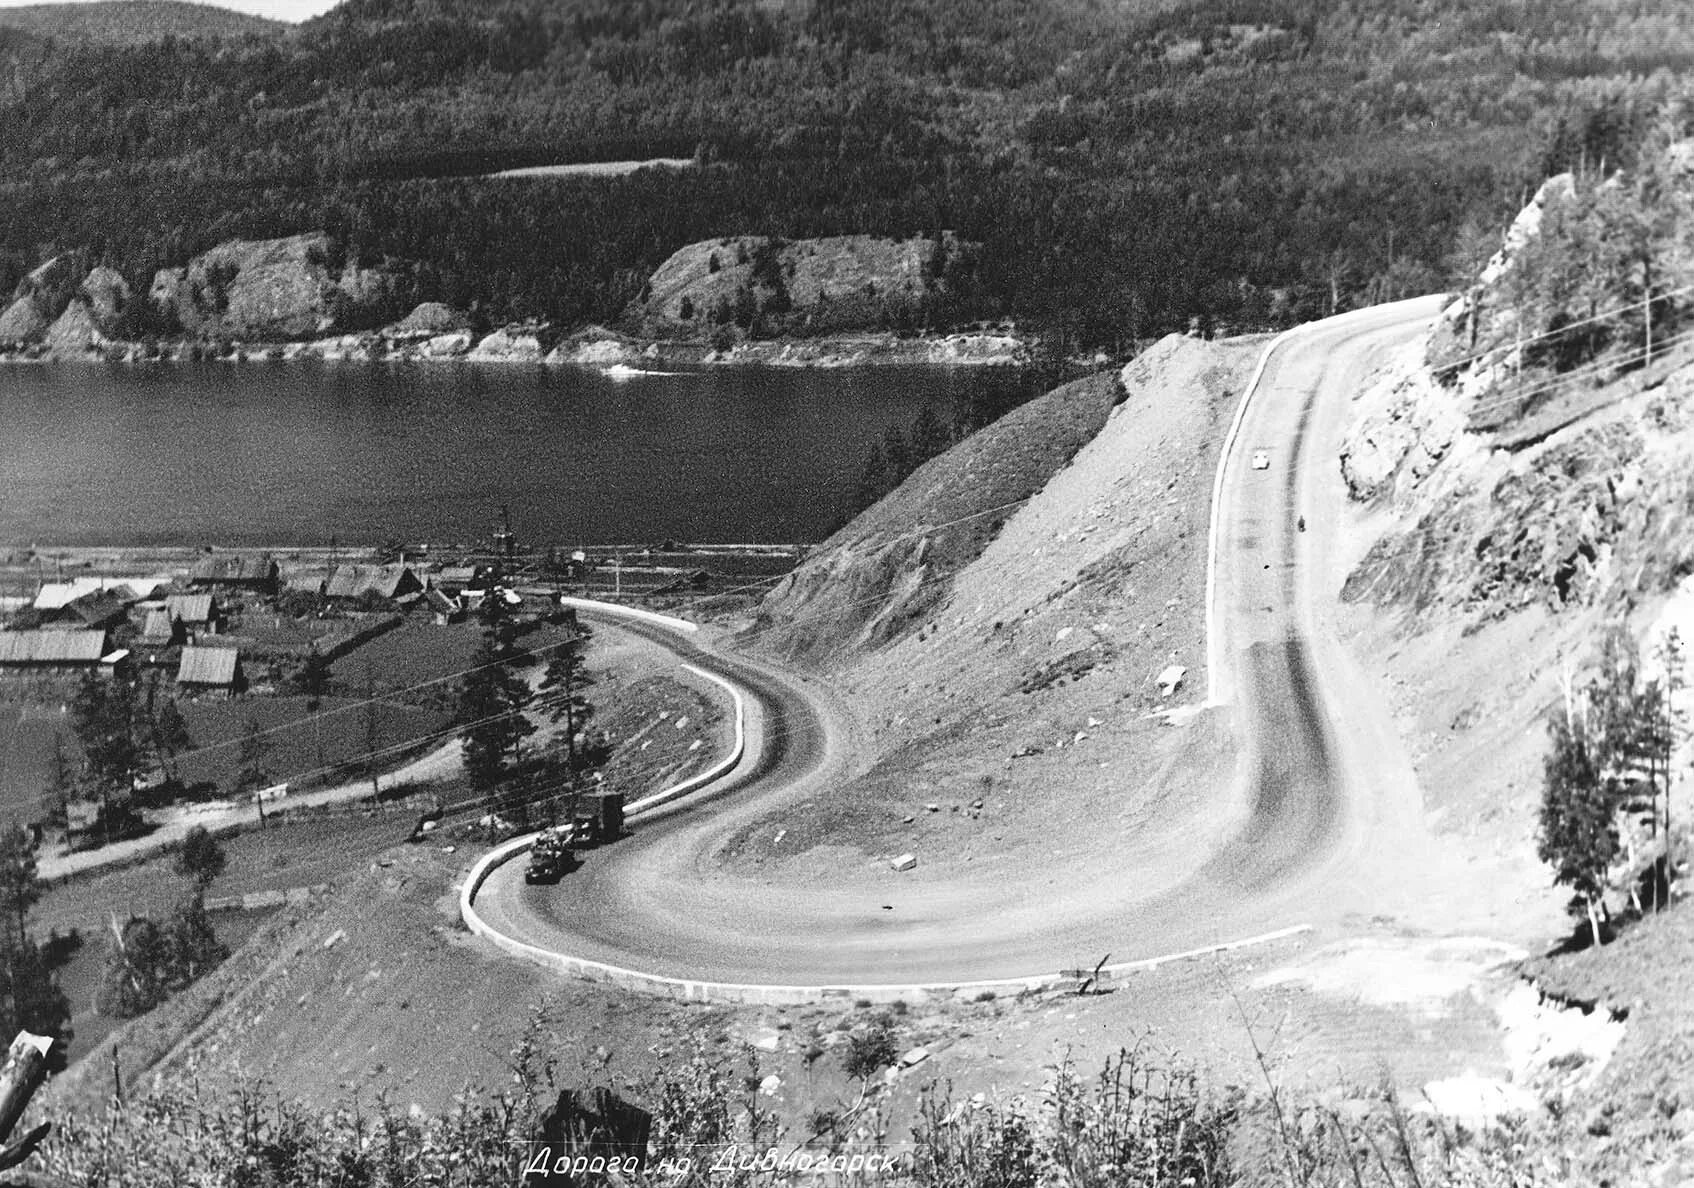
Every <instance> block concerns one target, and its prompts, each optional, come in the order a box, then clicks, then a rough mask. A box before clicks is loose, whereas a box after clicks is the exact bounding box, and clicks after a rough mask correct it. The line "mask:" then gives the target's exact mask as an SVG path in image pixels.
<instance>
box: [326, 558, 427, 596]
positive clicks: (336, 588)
mask: <svg viewBox="0 0 1694 1188" xmlns="http://www.w3.org/2000/svg"><path fill="white" fill-rule="evenodd" d="M408 578H410V579H411V581H410V582H409V583H408V581H407V579H408ZM412 584H421V583H418V579H417V575H416V574H415V573H413V572H412V567H411V566H409V565H402V564H400V563H398V562H396V563H395V564H393V565H338V566H336V567H335V572H334V573H333V574H331V575H330V579H329V585H328V586H327V587H326V588H325V589H324V593H325V594H327V595H328V596H329V597H331V598H358V597H359V596H360V595H362V594H380V595H381V596H382V597H384V598H393V597H394V596H395V595H396V594H397V593H398V592H399V591H400V589H401V587H402V586H404V585H412Z"/></svg>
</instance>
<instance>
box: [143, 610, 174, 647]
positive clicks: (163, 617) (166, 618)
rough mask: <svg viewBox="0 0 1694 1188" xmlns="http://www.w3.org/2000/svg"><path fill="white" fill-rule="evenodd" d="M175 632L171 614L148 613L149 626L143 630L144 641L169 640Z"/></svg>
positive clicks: (154, 611) (163, 612) (166, 612)
mask: <svg viewBox="0 0 1694 1188" xmlns="http://www.w3.org/2000/svg"><path fill="white" fill-rule="evenodd" d="M174 634H175V631H174V630H173V629H172V627H171V613H170V612H169V611H167V610H153V611H148V612H147V625H146V626H145V627H143V628H142V629H141V638H142V639H165V640H168V639H170V638H171V636H172V635H174Z"/></svg>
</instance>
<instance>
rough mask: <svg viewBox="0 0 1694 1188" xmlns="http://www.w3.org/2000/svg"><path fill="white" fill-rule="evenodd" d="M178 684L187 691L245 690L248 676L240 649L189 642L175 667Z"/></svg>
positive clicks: (218, 691)
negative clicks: (197, 645)
mask: <svg viewBox="0 0 1694 1188" xmlns="http://www.w3.org/2000/svg"><path fill="white" fill-rule="evenodd" d="M176 683H177V687H178V688H180V689H181V690H182V691H183V692H185V693H222V694H225V695H229V694H234V693H242V692H245V691H246V689H247V678H246V676H245V675H244V674H243V673H242V671H241V651H240V649H238V648H208V647H195V646H194V645H192V644H191V645H189V646H188V647H185V648H183V649H182V662H181V663H180V664H179V665H178V666H177V670H176Z"/></svg>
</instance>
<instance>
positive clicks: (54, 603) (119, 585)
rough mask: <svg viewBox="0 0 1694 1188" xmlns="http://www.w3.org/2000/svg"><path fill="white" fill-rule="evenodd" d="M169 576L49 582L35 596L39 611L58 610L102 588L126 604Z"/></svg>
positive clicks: (163, 581)
mask: <svg viewBox="0 0 1694 1188" xmlns="http://www.w3.org/2000/svg"><path fill="white" fill-rule="evenodd" d="M167 580H168V579H166V578H163V577H150V578H143V577H130V578H117V577H86V576H85V577H79V578H72V579H71V580H70V581H68V582H48V583H47V584H46V585H44V586H42V587H41V591H40V593H38V594H37V595H36V596H35V604H34V605H35V609H36V610H58V609H60V608H61V607H64V606H68V605H70V604H71V603H73V602H75V601H76V600H77V599H79V598H83V597H85V596H87V595H89V594H98V593H100V592H101V591H102V590H104V591H109V592H110V593H111V594H113V595H114V596H115V597H117V598H119V599H122V600H123V601H124V602H125V603H130V602H136V601H139V600H140V599H142V598H145V597H147V596H148V595H149V594H151V593H152V592H153V591H154V590H156V589H158V588H159V587H160V586H162V585H164V584H165V582H166V581H167Z"/></svg>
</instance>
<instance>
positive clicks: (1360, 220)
mask: <svg viewBox="0 0 1694 1188" xmlns="http://www.w3.org/2000/svg"><path fill="white" fill-rule="evenodd" d="M1690 20H1691V17H1690V14H1689V13H1688V12H1687V11H1686V9H1685V6H1683V5H1681V4H1679V3H1677V0H1644V2H1641V3H1634V2H1631V3H1627V4H1626V3H1623V0H1551V2H1545V0H1535V2H1531V0H1483V2H1480V3H1478V2H1476V0H1390V2H1387V3H1381V2H1377V0H1227V2H1221V3H1220V2H1218V0H1188V2H1186V3H1176V4H1168V3H1157V2H1155V0H1139V2H1136V3H1108V2H1106V0H921V2H920V0H783V2H782V3H777V4H772V3H769V2H758V0H639V2H631V0H503V2H499V3H494V2H489V0H348V2H347V3H345V4H343V5H342V6H340V7H338V8H337V9H335V10H332V11H331V12H330V13H329V14H327V15H325V16H324V17H321V18H318V19H316V20H314V21H311V22H308V23H307V24H305V25H303V26H301V27H299V28H297V29H294V30H291V31H288V32H286V33H283V34H280V35H278V34H269V35H252V36H248V37H245V38H241V39H239V40H227V39H226V40H216V39H208V38H201V39H184V38H167V39H163V40H159V41H153V42H149V43H145V44H137V45H129V46H113V45H93V44H89V43H87V42H85V41H82V40H80V39H66V40H64V41H62V42H57V43H55V42H47V41H43V40H41V39H40V38H38V37H35V36H26V35H23V34H21V33H17V32H15V31H8V30H6V29H4V28H0V126H4V127H5V129H6V134H5V136H4V137H0V179H3V180H0V291H4V290H6V289H8V288H9V287H10V286H11V285H13V284H14V283H15V282H16V281H17V280H18V278H19V277H20V276H21V275H22V274H23V273H24V272H25V271H26V270H27V269H28V268H29V267H31V266H32V265H34V264H36V263H38V262H39V261H40V260H41V259H43V258H45V257H46V255H48V254H49V253H50V252H51V251H52V250H55V249H65V248H89V249H91V251H92V254H93V257H94V259H95V260H96V262H100V261H103V262H105V263H106V264H108V265H110V266H111V267H113V268H115V269H116V270H117V271H118V272H120V273H122V274H123V276H124V277H125V279H126V280H127V281H128V283H129V284H130V286H131V287H132V288H134V289H136V290H137V291H142V292H144V291H146V287H147V284H148V282H149V280H150V278H151V277H152V274H153V270H154V269H156V268H159V267H162V266H165V265H180V264H182V263H183V262H185V261H186V259H187V258H188V257H189V256H191V255H193V254H194V253H197V252H200V251H204V250H205V249H207V248H208V247H211V246H212V245H214V244H216V243H218V242H220V241H223V240H227V239H232V238H245V239H263V238H269V237H276V236H282V235H287V234H293V233H297V232H306V231H317V230H323V231H327V232H328V233H330V234H331V235H332V236H334V237H336V239H337V240H339V241H340V244H341V245H342V246H343V247H344V248H345V249H346V251H347V254H348V256H349V258H352V259H355V260H358V261H365V262H368V261H373V260H375V259H377V258H380V257H383V256H391V257H396V258H401V259H404V260H406V261H408V262H409V263H408V264H407V266H406V267H407V270H408V271H407V276H406V279H405V280H404V282H403V285H402V291H400V292H398V293H397V294H396V296H395V302H396V306H397V307H402V306H404V305H405V304H406V302H408V301H420V300H441V301H445V302H447V303H449V304H451V305H453V306H456V307H459V308H462V309H466V310H469V311H471V312H473V313H474V314H476V315H477V316H479V317H480V318H482V319H484V320H486V321H490V322H493V321H504V320H511V319H517V318H523V317H544V318H548V319H551V320H553V321H555V322H559V323H564V324H572V323H581V322H586V321H601V322H613V321H615V320H616V319H617V318H618V317H619V316H620V315H621V314H622V313H623V311H624V310H625V309H626V308H627V307H628V306H629V304H630V302H631V301H632V300H634V299H636V298H637V297H639V296H640V295H641V290H642V286H643V284H644V283H645V281H646V279H647V277H648V275H649V274H650V273H651V271H652V270H653V269H654V268H655V267H656V266H657V265H658V264H659V263H661V262H662V261H663V260H665V259H666V257H667V256H669V255H670V254H671V253H672V252H673V251H675V250H676V249H677V248H679V247H681V246H682V245H684V244H687V243H690V242H694V241H699V240H703V239H708V238H712V237H717V236H738V235H772V236H781V237H786V238H797V237H805V236H818V235H836V234H847V233H863V234H872V235H885V236H892V237H898V238H905V237H909V236H912V235H915V234H930V235H933V234H934V233H935V232H937V231H938V230H940V229H943V228H945V229H948V230H951V231H953V232H954V233H956V234H957V236H958V237H959V238H960V239H961V240H964V241H970V242H973V243H979V244H981V245H982V250H981V251H980V253H979V255H978V257H977V262H976V266H975V268H974V269H973V271H972V273H971V275H969V276H968V277H961V278H959V284H958V285H957V287H956V290H955V292H954V298H955V301H954V303H953V306H952V311H953V313H954V314H955V316H956V317H957V318H959V319H961V320H969V319H976V318H1003V317H1013V318H1017V319H1020V320H1022V321H1023V322H1025V323H1026V324H1033V325H1036V326H1040V327H1043V328H1047V329H1050V330H1058V331H1063V332H1064V336H1065V345H1067V346H1071V347H1077V346H1081V347H1089V348H1092V347H1097V346H1104V347H1108V348H1115V347H1119V346H1127V345H1128V342H1129V341H1130V340H1132V339H1136V338H1142V339H1144V338H1146V337H1148V336H1151V335H1154V334H1157V333H1160V332H1162V331H1165V330H1169V329H1173V328H1186V327H1188V326H1189V325H1191V324H1194V323H1195V322H1196V321H1197V322H1198V323H1199V325H1200V326H1202V327H1207V326H1214V325H1215V326H1230V327H1247V326H1254V325H1265V324H1274V323H1279V322H1285V321H1289V320H1292V319H1295V318H1299V317H1306V316H1311V315H1315V314H1321V313H1326V312H1328V311H1329V310H1331V309H1332V308H1336V307H1344V306H1346V305H1348V304H1351V303H1357V302H1359V301H1362V300H1367V299H1374V298H1380V297H1390V296H1395V295H1399V294H1403V293H1408V292H1412V291H1422V290H1427V289H1430V288H1433V287H1438V286H1439V285H1441V284H1442V283H1444V282H1445V280H1446V279H1447V278H1448V277H1449V276H1452V275H1454V270H1455V269H1462V270H1463V271H1464V272H1465V274H1466V275H1468V274H1469V272H1470V271H1471V270H1472V269H1473V267H1474V265H1475V263H1476V262H1477V260H1478V259H1479V258H1482V257H1485V256H1486V255H1487V253H1488V251H1490V250H1492V248H1493V247H1494V246H1495V243H1496V234H1495V231H1494V228H1497V227H1498V226H1499V225H1500V224H1501V223H1502V222H1503V221H1504V219H1505V217H1506V216H1507V215H1508V214H1509V213H1510V211H1512V210H1514V209H1516V207H1517V206H1518V205H1519V204H1520V202H1521V200H1522V198H1523V197H1524V193H1525V187H1526V185H1528V184H1530V183H1531V181H1532V180H1538V179H1539V178H1540V177H1542V176H1544V175H1545V174H1546V173H1548V172H1549V171H1551V170H1553V169H1556V168H1558V167H1561V166H1563V165H1565V164H1567V163H1570V162H1571V161H1572V160H1575V159H1580V158H1582V157H1584V156H1586V157H1588V158H1591V159H1594V160H1599V159H1612V160H1615V159H1616V158H1617V157H1619V156H1620V155H1622V153H1623V151H1624V149H1623V146H1624V145H1626V144H1627V143H1628V142H1629V140H1630V138H1631V136H1632V135H1633V133H1634V131H1635V130H1636V129H1637V128H1638V127H1639V125H1640V124H1641V123H1642V121H1643V120H1644V119H1645V118H1646V116H1647V114H1648V113H1650V112H1651V111H1652V110H1653V109H1654V108H1656V106H1657V105H1658V103H1659V101H1660V100H1661V99H1662V98H1663V97H1664V96H1665V95H1666V94H1667V93H1668V92H1670V91H1672V90H1673V89H1675V88H1676V87H1678V86H1680V85H1681V84H1680V83H1678V82H1677V81H1676V76H1677V74H1678V73H1679V72H1682V71H1685V70H1686V69H1687V68H1688V67H1689V66H1690V65H1694V31H1691V25H1690ZM647 157H692V158H694V159H695V160H696V162H697V163H698V166H699V167H697V168H691V169H684V170H652V171H646V172H642V173H635V174H631V175H628V176H622V177H614V178H583V177H572V178H526V179H502V180H499V181H493V180H488V179H484V178H481V177H478V176H476V175H478V174H482V173H485V172H488V171H492V170H495V169H501V168H510V167H515V166H523V165H536V164H546V163H568V162H580V161H592V160H617V159H625V158H647ZM1455 244H1458V245H1460V246H1459V248H1458V249H1457V251H1455V247H1454V245H1455ZM132 329H137V330H140V331H142V332H145V331H146V330H148V329H150V328H147V327H135V328H132Z"/></svg>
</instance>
